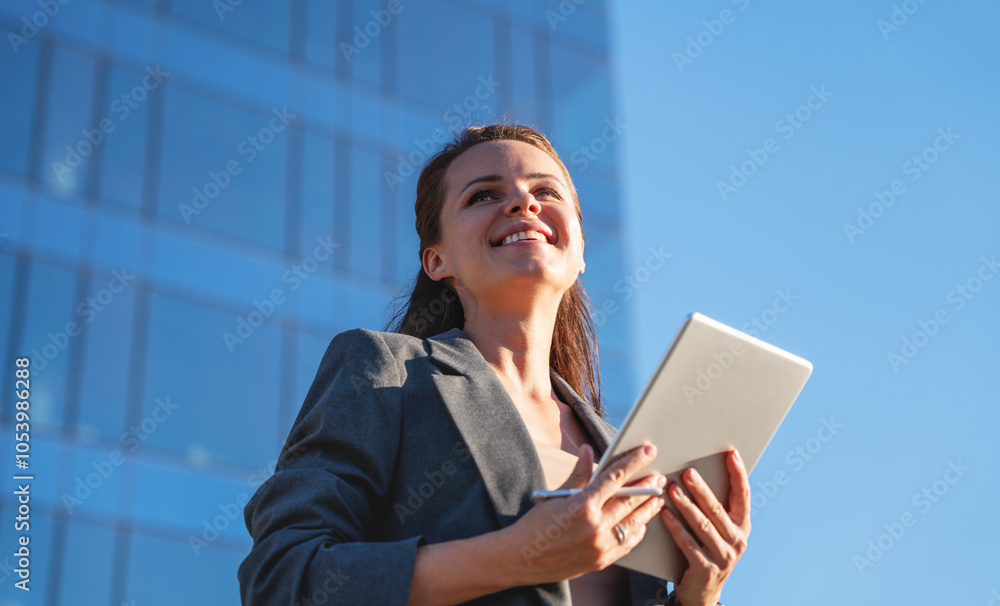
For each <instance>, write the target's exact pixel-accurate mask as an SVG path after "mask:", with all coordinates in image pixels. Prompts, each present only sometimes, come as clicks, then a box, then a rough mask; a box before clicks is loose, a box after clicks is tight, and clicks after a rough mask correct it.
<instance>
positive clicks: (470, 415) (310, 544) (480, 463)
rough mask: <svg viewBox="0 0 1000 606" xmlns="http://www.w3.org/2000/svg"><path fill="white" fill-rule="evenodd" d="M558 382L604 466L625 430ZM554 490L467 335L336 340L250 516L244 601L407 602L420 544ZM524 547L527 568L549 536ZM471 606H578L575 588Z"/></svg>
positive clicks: (503, 516)
mask: <svg viewBox="0 0 1000 606" xmlns="http://www.w3.org/2000/svg"><path fill="white" fill-rule="evenodd" d="M551 376H552V381H553V385H554V388H555V389H556V390H557V391H558V392H559V394H560V396H561V397H562V398H563V399H564V401H566V402H568V403H569V404H570V405H571V406H572V407H573V410H574V411H575V412H576V414H577V416H578V418H579V420H580V422H581V424H582V426H583V427H584V428H585V429H586V430H587V431H588V432H589V433H590V435H591V436H592V437H593V439H594V442H595V443H596V444H597V446H598V447H599V450H598V452H597V455H600V454H601V453H602V452H603V451H604V450H605V448H606V447H607V445H608V443H609V442H610V440H611V438H612V437H613V436H614V433H615V431H616V429H615V428H614V427H613V426H612V425H611V424H609V423H608V422H607V421H605V420H604V419H603V418H601V417H600V416H598V414H597V413H596V412H595V411H594V409H593V408H592V407H591V406H590V405H589V404H587V403H585V402H584V401H583V400H582V399H581V398H580V396H579V395H578V394H577V393H576V392H575V391H574V390H573V389H571V388H570V387H569V385H568V384H567V383H566V381H565V380H563V379H562V377H560V376H559V375H558V374H556V373H555V371H552V375H551ZM545 488H546V484H545V476H544V474H543V471H542V466H541V462H540V461H539V459H538V455H537V452H536V450H535V446H534V443H533V442H532V440H531V436H530V435H529V434H528V430H527V427H526V426H525V424H524V422H523V420H522V419H521V416H520V414H519V413H518V411H517V409H516V408H515V406H514V403H513V401H512V400H511V399H510V396H509V395H508V393H507V391H506V389H505V388H504V386H503V384H502V383H501V382H500V380H499V379H498V378H497V376H496V373H495V372H494V371H493V369H492V368H491V367H490V366H489V364H487V362H486V360H485V359H484V358H483V356H482V354H481V353H480V352H479V350H478V349H476V346H475V345H474V344H473V343H472V341H470V340H469V338H468V336H467V335H466V334H465V332H463V331H462V330H461V329H458V328H454V329H452V330H449V331H447V332H445V333H442V334H440V335H437V336H434V337H430V338H428V339H423V340H422V339H418V338H415V337H411V336H407V335H400V334H395V333H386V332H376V331H370V330H365V329H360V328H358V329H354V330H349V331H346V332H343V333H340V334H338V335H337V336H336V337H334V338H333V340H332V342H331V343H330V346H329V348H328V349H327V351H326V354H325V355H324V356H323V360H322V362H321V363H320V366H319V370H318V371H317V373H316V378H315V380H314V381H313V384H312V386H311V387H310V389H309V392H308V394H307V395H306V399H305V402H304V403H303V405H302V409H301V410H300V411H299V414H298V416H297V417H296V419H295V422H294V424H293V426H292V429H291V432H290V433H289V436H288V440H287V441H286V443H285V445H284V447H283V449H282V452H281V456H280V458H279V463H278V465H277V469H276V471H275V473H274V475H273V476H272V477H271V478H269V479H268V480H267V481H266V482H265V483H264V484H263V485H261V486H260V488H259V489H258V490H257V492H256V493H255V494H254V495H253V497H252V498H251V499H250V501H249V502H248V503H247V505H246V508H245V510H244V515H245V520H246V526H247V530H249V532H250V535H251V536H252V537H253V547H252V548H251V550H250V553H249V554H248V555H247V557H246V559H245V560H244V561H243V563H242V564H241V565H240V567H239V572H238V578H239V583H240V595H241V597H242V601H243V604H244V605H247V606H251V605H253V606H257V605H262V604H269V605H275V604H283V605H297V606H306V605H307V604H308V605H313V604H352V605H357V604H380V605H384V604H406V602H407V600H408V596H409V591H410V586H411V584H412V580H413V566H414V560H415V558H416V551H417V547H418V546H420V545H425V544H428V543H438V542H441V541H450V540H454V539H461V538H467V537H472V536H476V535H480V534H483V533H486V532H491V531H494V530H499V529H501V528H504V527H506V526H509V525H510V524H512V523H514V522H515V521H516V520H517V519H518V518H520V517H521V516H522V515H523V514H524V513H525V512H526V511H528V509H530V508H531V507H532V505H533V503H532V501H531V499H530V496H529V495H530V494H531V491H533V490H543V489H545ZM527 548H528V550H526V551H525V552H524V556H525V558H526V559H530V553H531V552H530V549H532V548H533V549H544V548H545V539H544V538H542V537H540V538H539V541H537V542H536V544H535V545H533V546H527ZM629 581H630V590H631V602H630V603H631V604H632V605H633V606H647V605H653V604H664V603H666V604H670V603H672V602H673V594H670V595H668V593H667V590H666V581H663V580H660V579H657V578H655V577H651V576H649V575H645V574H642V573H638V572H635V571H631V570H630V571H629ZM469 603H470V604H498V605H499V604H504V605H508V604H525V605H527V604H532V605H542V604H545V605H553V606H568V605H569V604H570V593H569V583H568V582H567V581H561V582H558V583H548V584H542V585H532V586H523V587H514V588H510V589H507V590H504V591H500V592H497V593H493V594H490V595H487V596H483V597H481V598H479V599H477V600H474V601H472V602H469Z"/></svg>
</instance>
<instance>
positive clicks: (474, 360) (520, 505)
mask: <svg viewBox="0 0 1000 606" xmlns="http://www.w3.org/2000/svg"><path fill="white" fill-rule="evenodd" d="M424 347H425V350H426V351H427V353H428V355H429V357H430V360H431V362H432V363H433V364H435V365H436V366H437V367H438V368H439V369H440V370H441V371H442V374H440V375H432V379H433V381H434V382H435V384H436V385H437V387H438V391H439V392H440V395H441V398H442V400H443V401H444V404H445V406H447V408H448V410H449V412H450V414H451V416H452V418H453V419H454V421H455V424H456V425H457V427H458V429H459V431H460V432H461V433H462V436H463V438H464V439H465V442H466V444H467V445H468V447H469V451H470V452H471V454H472V456H473V458H474V459H475V461H476V465H477V466H478V467H479V471H480V474H481V475H482V477H483V480H484V482H485V483H486V488H487V491H488V492H489V495H490V498H491V500H492V501H493V505H494V508H495V509H496V512H497V515H498V516H499V519H500V524H501V527H505V526H507V525H509V524H511V523H513V522H514V521H516V520H517V518H518V517H520V516H521V515H523V514H524V513H525V512H526V511H527V510H528V509H530V508H531V506H532V505H533V502H532V501H531V491H533V490H545V488H546V485H545V475H544V472H543V471H542V465H541V461H540V460H539V458H538V453H537V451H536V449H535V445H534V442H533V441H532V439H531V435H530V434H529V433H528V428H527V426H526V425H525V423H524V420H523V419H522V418H521V414H520V413H519V412H518V410H517V407H516V406H515V405H514V402H513V400H511V398H510V394H508V393H507V390H506V388H504V386H503V383H501V382H500V379H499V378H498V377H497V376H496V373H495V372H494V371H493V368H492V367H491V366H490V365H489V364H488V363H487V362H486V359H485V358H484V357H483V355H482V354H481V353H480V351H479V349H478V348H476V346H475V344H474V343H473V342H472V341H471V340H470V339H469V337H468V335H467V334H465V331H463V330H462V329H460V328H453V329H451V330H449V331H447V332H444V333H441V334H438V335H435V336H433V337H428V338H427V339H425V340H424ZM550 377H551V379H552V385H553V387H554V388H555V390H556V391H557V393H558V394H559V395H560V397H561V398H562V399H563V401H564V402H566V403H567V404H569V405H570V406H571V407H572V408H573V411H574V412H575V413H576V415H577V418H578V419H579V421H580V423H581V425H582V426H583V427H584V429H585V430H586V431H587V432H588V433H589V434H590V436H591V438H593V440H594V443H595V444H596V445H597V446H598V451H597V452H596V453H595V456H596V457H598V458H599V457H600V455H601V454H602V453H603V452H604V450H605V449H606V448H607V445H608V444H609V443H610V441H611V439H612V438H613V437H614V428H613V427H612V426H611V425H610V424H609V423H608V422H607V421H605V420H604V419H603V418H601V417H600V415H598V414H597V411H595V410H594V408H593V407H592V406H590V405H589V404H588V403H586V402H585V401H584V400H583V398H581V397H580V395H579V394H577V393H576V391H575V390H573V388H571V387H570V386H569V384H568V383H567V382H566V381H565V380H564V379H563V378H562V377H561V376H559V375H558V374H557V373H556V372H555V370H552V369H550Z"/></svg>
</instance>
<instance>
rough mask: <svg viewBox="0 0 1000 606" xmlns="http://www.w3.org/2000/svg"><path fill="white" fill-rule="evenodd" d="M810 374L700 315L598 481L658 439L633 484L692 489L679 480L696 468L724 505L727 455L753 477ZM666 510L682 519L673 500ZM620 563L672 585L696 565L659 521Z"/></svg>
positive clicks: (788, 357) (618, 439) (642, 399)
mask: <svg viewBox="0 0 1000 606" xmlns="http://www.w3.org/2000/svg"><path fill="white" fill-rule="evenodd" d="M811 373H812V364H810V363H809V362H808V361H806V360H803V359H802V358H799V357H797V356H794V355H792V354H790V353H788V352H787V351H784V350H782V349H779V348H777V347H775V346H773V345H769V344H768V343H765V342H763V341H761V340H760V339H756V338H754V337H751V336H750V335H747V334H745V333H742V332H740V331H738V330H736V329H734V328H731V327H729V326H726V325H725V324H722V323H720V322H717V321H715V320H712V319H711V318H708V317H706V316H703V315H701V314H698V313H695V314H691V315H690V316H689V317H688V318H687V319H686V321H685V322H684V325H683V326H682V327H681V330H680V332H679V333H678V334H677V337H676V338H675V339H674V342H673V344H672V345H671V346H670V348H669V349H668V350H667V353H666V355H664V357H663V360H662V361H661V362H660V366H659V368H658V369H657V370H656V372H655V373H654V375H653V378H652V380H650V382H649V384H648V385H647V386H646V389H645V391H643V393H642V395H640V396H639V399H638V400H637V401H636V403H635V405H633V406H632V410H631V411H630V412H629V414H628V416H627V417H625V421H624V422H623V423H622V426H621V429H620V430H619V431H618V433H617V435H616V436H615V438H614V440H612V442H611V444H609V445H608V448H607V450H606V451H605V453H604V456H602V457H601V460H600V462H599V464H598V467H597V469H596V470H595V471H594V476H593V477H597V475H598V474H600V473H601V472H603V471H604V470H605V469H606V468H607V466H608V463H609V461H611V460H612V459H614V458H615V457H617V456H618V455H620V454H622V453H624V452H626V451H628V450H630V449H632V448H635V447H636V446H639V445H640V444H642V443H643V442H645V441H649V442H651V443H653V444H655V445H656V458H655V459H654V460H653V461H652V462H651V463H650V464H649V465H647V466H646V467H644V468H642V469H641V470H640V471H639V472H638V473H637V474H635V476H634V477H633V478H630V479H629V481H631V480H632V479H638V478H640V477H642V476H645V475H648V474H650V473H654V472H658V473H662V474H664V475H665V476H667V477H668V478H669V479H670V480H672V481H675V482H677V483H679V484H681V485H682V486H684V484H683V482H681V480H680V473H681V472H683V471H684V470H685V469H687V468H688V467H694V468H695V469H697V470H698V473H700V474H701V475H702V477H703V478H704V479H705V482H706V483H707V484H708V485H709V487H710V488H711V489H712V492H714V493H715V496H716V497H717V498H718V499H719V502H721V503H722V504H723V505H725V504H726V503H727V502H728V498H729V471H728V469H727V468H726V463H725V454H726V452H728V451H729V450H732V449H733V448H735V449H737V450H739V453H740V456H741V457H742V458H743V464H744V465H745V466H746V468H747V472H748V473H749V472H750V471H752V470H753V468H754V466H755V465H756V464H757V461H758V460H759V459H760V456H761V454H763V452H764V449H765V448H766V447H767V444H768V443H769V442H770V441H771V438H772V437H773V436H774V434H775V433H776V432H777V430H778V426H779V425H781V422H782V420H783V419H784V418H785V415H786V414H787V413H788V411H789V409H790V408H791V407H792V403H793V402H795V399H796V398H797V397H798V395H799V392H800V391H802V387H803V386H804V385H805V383H806V380H807V379H808V378H809V375H810V374H811ZM667 507H670V508H671V509H672V510H673V511H674V513H677V510H676V508H674V506H673V502H672V501H671V500H670V499H669V497H668V498H667ZM678 518H679V519H682V520H683V518H681V517H680V515H678ZM615 563H616V564H618V565H619V566H623V567H625V568H630V569H633V570H638V571H639V572H644V573H646V574H650V575H653V576H655V577H659V578H662V579H666V580H668V581H677V580H679V579H680V578H681V575H682V574H683V573H684V569H685V568H687V558H685V557H684V554H683V553H682V552H681V550H680V549H679V548H678V547H677V546H676V545H675V544H674V540H673V537H672V536H671V535H670V532H669V531H668V530H667V527H666V525H665V524H664V523H663V520H662V518H660V517H659V516H657V517H655V518H653V519H652V520H651V521H650V522H649V524H648V525H647V527H646V535H645V536H644V537H643V539H642V542H641V543H639V545H637V546H636V547H635V549H633V550H632V551H631V552H630V553H628V554H626V555H625V556H624V557H622V558H620V559H619V560H618V561H617V562H615Z"/></svg>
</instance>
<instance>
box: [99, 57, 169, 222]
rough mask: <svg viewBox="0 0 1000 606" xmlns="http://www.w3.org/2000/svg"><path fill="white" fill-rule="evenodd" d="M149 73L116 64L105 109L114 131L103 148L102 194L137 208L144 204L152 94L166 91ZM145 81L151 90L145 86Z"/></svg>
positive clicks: (159, 94) (112, 69)
mask: <svg viewBox="0 0 1000 606" xmlns="http://www.w3.org/2000/svg"><path fill="white" fill-rule="evenodd" d="M154 73H155V68H154ZM147 76H149V74H148V73H146V72H137V71H132V70H129V69H124V68H122V67H119V66H114V67H112V68H111V74H110V78H109V83H108V105H107V107H106V109H105V112H104V115H106V116H109V117H110V119H111V122H112V124H113V126H114V131H112V132H111V133H109V134H108V135H107V140H106V141H105V142H104V145H103V148H102V153H103V155H102V157H101V195H102V196H103V197H104V198H107V199H110V200H114V201H115V202H119V203H122V204H127V205H129V206H133V207H136V208H138V207H139V206H141V205H142V186H143V179H144V177H145V174H146V130H147V129H146V127H147V124H148V120H149V107H150V104H151V102H152V101H151V97H152V96H153V95H157V96H162V95H163V94H164V93H165V88H164V87H161V86H160V83H157V82H156V81H155V79H153V78H152V77H149V78H147ZM144 79H145V80H144ZM144 81H145V82H146V83H148V84H149V85H150V88H151V90H150V89H147V88H146V87H145V86H143V83H144ZM153 86H155V88H152V87H153ZM161 101H162V99H161Z"/></svg>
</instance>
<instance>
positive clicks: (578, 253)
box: [239, 125, 750, 606]
mask: <svg viewBox="0 0 1000 606" xmlns="http://www.w3.org/2000/svg"><path fill="white" fill-rule="evenodd" d="M415 208H416V216H417V221H416V225H417V232H418V234H419V236H420V251H419V253H420V259H421V263H422V268H421V270H420V271H419V273H418V276H417V281H416V284H415V286H414V290H413V293H412V294H411V296H410V300H409V303H408V305H407V306H406V308H405V309H404V310H403V312H402V314H401V317H399V319H398V322H397V324H396V326H395V328H394V330H393V331H392V332H376V331H368V330H364V329H355V330H350V331H347V332H344V333H341V334H339V335H337V336H336V337H334V339H333V341H332V342H331V344H330V347H329V349H328V350H327V353H326V355H325V356H324V358H323V361H322V362H321V364H320V368H319V371H318V372H317V375H316V379H315V381H314V382H313V385H312V387H311V388H310V391H309V393H308V395H307V397H306V400H305V402H304V403H303V406H302V410H301V411H300V412H299V415H298V417H297V418H296V420H295V423H294V425H293V427H292V430H291V432H290V434H289V438H288V441H287V442H286V444H285V447H284V449H283V453H282V458H281V464H280V465H279V467H278V469H277V470H276V472H275V474H274V475H273V476H272V477H271V478H270V479H269V480H268V481H267V482H265V483H264V484H263V485H262V486H261V487H260V489H258V491H257V493H256V494H255V495H254V496H253V498H252V499H251V500H250V502H249V503H248V504H247V506H246V511H245V515H246V523H247V528H248V530H249V531H250V534H251V535H252V536H253V538H254V545H253V548H252V550H251V552H250V554H249V555H248V556H247V558H246V560H245V561H244V562H243V564H242V565H241V566H240V570H239V580H240V590H241V595H242V598H243V603H244V604H247V605H250V604H302V605H305V604H322V603H342V604H405V603H409V604H457V603H463V602H472V603H477V604H539V603H541V604H569V603H571V602H570V600H571V599H572V603H574V604H578V605H579V604H616V605H617V604H637V605H638V604H662V603H668V604H680V605H683V606H710V605H713V604H716V603H717V601H718V600H719V597H720V594H721V589H722V585H723V583H724V582H725V580H726V578H727V577H728V576H729V574H730V572H731V571H732V569H733V566H734V565H735V563H736V561H737V560H738V559H739V557H740V555H741V554H742V552H743V550H744V549H745V546H746V539H747V535H748V534H749V531H750V521H749V484H748V482H747V474H746V470H745V468H744V466H743V463H742V461H741V460H740V459H739V458H738V456H737V454H736V453H735V452H733V453H730V455H729V456H728V457H727V461H728V467H729V470H730V477H731V478H732V487H731V491H730V492H731V497H730V502H729V504H728V507H724V506H723V505H721V504H719V503H718V502H717V501H716V499H715V497H714V496H713V495H712V493H711V491H709V490H708V489H707V488H706V487H705V485H704V484H703V483H702V482H701V481H700V478H698V476H697V474H696V473H691V472H693V470H690V471H689V472H688V473H686V474H685V475H684V481H685V483H686V484H687V486H686V488H687V493H689V495H690V496H687V494H686V493H685V491H684V490H682V489H681V488H680V487H678V486H676V485H672V486H669V487H668V489H667V494H668V495H669V497H670V498H671V499H672V501H673V502H674V504H675V505H676V507H677V508H678V511H680V512H681V513H682V515H683V517H684V518H685V520H686V521H687V523H688V524H689V525H690V527H691V528H693V529H695V530H694V534H693V535H692V534H691V533H690V532H689V531H688V530H687V529H686V528H685V527H684V526H683V525H682V524H681V523H680V522H679V521H678V520H676V519H675V518H674V516H673V515H671V514H670V512H669V509H667V508H664V507H663V505H664V500H663V499H664V497H628V498H621V497H614V496H613V494H614V492H615V491H616V490H617V489H618V488H620V487H621V486H623V485H625V484H626V482H627V481H628V480H629V479H630V478H631V477H633V476H635V477H639V476H640V475H641V474H640V473H639V472H640V471H641V469H642V467H644V466H645V465H647V464H648V463H649V462H650V461H651V460H652V457H653V456H654V455H655V448H653V447H652V446H651V445H647V447H646V449H644V448H642V447H640V448H636V449H634V450H632V451H630V452H628V453H626V454H625V455H623V456H622V457H620V458H619V459H617V460H616V461H615V463H614V464H613V465H612V466H611V467H610V468H609V469H608V470H607V471H606V472H604V473H602V474H601V476H599V477H598V478H597V479H595V481H594V482H592V483H589V484H588V482H589V479H590V475H591V472H592V470H593V469H594V467H595V460H596V459H597V458H598V455H597V454H595V453H601V452H603V451H604V449H605V448H606V447H607V445H608V442H609V441H610V438H611V437H612V436H613V434H614V431H615V429H614V428H613V427H612V426H611V425H610V424H608V423H607V422H606V421H605V420H604V419H603V418H602V416H601V403H600V393H599V375H598V364H597V359H596V355H593V354H596V339H595V336H594V330H593V325H592V323H591V320H590V314H589V309H588V304H587V299H586V295H585V293H584V290H583V287H582V285H581V284H580V282H579V281H578V280H577V277H578V275H579V274H581V273H583V271H584V262H583V249H584V236H583V233H582V226H581V220H582V219H581V211H580V204H579V200H578V197H577V194H576V190H575V189H574V187H573V184H572V181H571V180H570V177H569V174H568V172H567V170H566V167H565V166H564V164H563V163H562V161H561V160H560V159H559V157H558V155H557V154H556V152H555V150H554V149H553V148H552V147H551V145H550V144H549V142H548V141H547V140H546V139H545V137H544V136H542V135H541V134H539V133H538V132H536V131H534V130H533V129H530V128H527V127H524V126H516V125H491V126H485V127H473V128H468V129H466V130H464V131H462V132H461V133H459V134H458V136H457V137H456V139H455V141H453V142H452V143H450V144H449V145H447V146H446V147H445V148H444V149H443V150H442V151H441V152H440V153H439V154H437V155H436V156H435V157H433V158H432V159H431V160H430V161H429V162H428V163H427V165H426V166H425V168H424V169H423V171H422V173H421V175H420V179H419V181H418V184H417V200H416V205H415ZM580 394H584V395H585V396H586V397H587V399H584V398H583V397H581V395H580ZM650 450H652V451H653V453H654V454H650V452H649V451H650ZM664 484H665V478H663V477H662V476H660V475H659V474H649V475H647V476H646V477H642V478H640V479H638V480H635V481H632V482H630V483H629V485H634V486H650V487H651V486H663V485H664ZM555 487H562V488H585V490H583V491H582V492H581V493H579V494H577V495H575V496H573V497H571V498H568V499H553V500H550V501H546V502H542V503H539V504H533V503H532V502H531V500H530V498H529V495H530V493H531V491H532V490H538V489H546V488H555ZM657 515H660V516H661V517H662V519H663V521H664V523H665V524H666V526H667V528H668V530H669V531H670V532H671V534H672V535H673V537H674V539H675V540H676V541H677V543H678V545H679V546H680V548H681V550H682V552H683V553H684V554H685V556H686V557H687V559H688V563H689V567H688V569H687V571H686V572H685V574H684V576H683V578H682V579H681V580H680V581H679V582H678V583H677V584H676V585H675V587H674V591H673V592H671V593H670V594H669V595H668V594H667V593H666V590H665V587H666V583H665V581H661V580H659V579H655V578H653V577H650V576H648V575H645V574H641V573H637V572H635V571H629V570H625V569H622V568H619V567H617V566H615V565H613V562H615V561H616V560H617V559H618V558H620V557H621V556H623V555H624V554H626V553H628V552H629V551H630V550H631V549H632V548H633V547H635V545H636V544H638V542H639V541H640V540H641V539H642V537H643V533H644V531H645V525H646V523H647V522H649V521H650V520H651V519H652V518H653V517H654V516H657ZM571 596H572V597H571Z"/></svg>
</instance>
